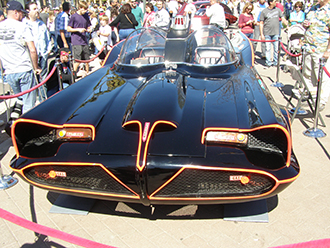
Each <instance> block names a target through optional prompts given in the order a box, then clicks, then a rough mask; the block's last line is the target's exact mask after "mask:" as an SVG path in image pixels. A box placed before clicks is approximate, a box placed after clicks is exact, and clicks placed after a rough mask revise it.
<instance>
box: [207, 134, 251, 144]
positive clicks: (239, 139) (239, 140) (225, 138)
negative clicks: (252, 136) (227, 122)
mask: <svg viewBox="0 0 330 248" xmlns="http://www.w3.org/2000/svg"><path fill="white" fill-rule="evenodd" d="M247 140H248V136H247V134H245V133H237V132H226V131H209V132H207V133H206V136H205V141H206V142H208V143H209V142H210V143H218V144H238V145H246V144H247Z"/></svg>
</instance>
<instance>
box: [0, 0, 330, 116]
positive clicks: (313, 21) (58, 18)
mask: <svg viewBox="0 0 330 248" xmlns="http://www.w3.org/2000/svg"><path fill="white" fill-rule="evenodd" d="M305 1H306V2H302V1H295V2H294V3H292V2H291V0H287V1H286V2H285V4H284V5H282V4H281V3H280V2H279V1H278V0H267V2H266V0H257V1H253V0H252V1H248V0H225V1H223V2H224V3H225V4H227V5H228V7H230V8H231V9H232V10H233V12H234V13H236V14H237V15H238V16H239V20H238V27H239V28H240V29H241V30H242V32H243V33H245V34H246V36H247V37H248V38H250V39H256V40H258V39H261V40H275V41H274V42H266V43H263V42H262V43H261V55H262V58H263V59H266V65H267V66H268V67H270V66H273V65H276V64H277V59H278V58H277V52H276V51H277V49H279V48H278V42H276V40H277V39H278V37H279V36H280V35H281V29H282V27H283V25H285V26H287V27H289V26H291V25H296V24H301V25H303V26H304V27H305V28H306V30H307V32H306V42H305V44H306V46H307V48H308V49H307V51H308V53H309V55H310V56H307V58H308V59H307V61H306V63H308V64H310V66H307V70H306V75H305V76H306V78H307V81H308V80H309V81H308V83H309V84H310V85H311V87H312V84H313V83H312V82H316V81H315V80H312V77H313V75H318V74H317V73H316V72H317V71H316V70H317V65H318V61H317V60H318V59H319V58H320V57H322V56H323V57H326V58H328V56H329V55H330V43H329V27H330V19H329V15H330V4H329V3H328V2H329V0H320V1H319V3H318V4H317V5H314V6H312V3H311V2H310V0H305ZM180 4H181V3H180V2H179V1H177V0H170V1H168V2H166V3H165V2H163V1H162V0H157V1H152V2H147V3H146V6H145V8H144V6H143V2H140V3H139V2H136V0H128V1H126V2H124V1H123V2H121V3H120V2H118V0H111V1H110V4H109V6H98V5H96V4H87V2H85V1H80V2H79V5H78V6H77V8H75V7H74V6H71V5H70V3H69V2H64V3H63V4H62V6H60V7H56V8H54V9H50V8H49V7H47V6H46V7H44V8H42V10H39V7H38V5H37V3H36V2H33V1H32V2H29V3H28V4H27V5H26V6H25V8H23V6H22V5H21V3H20V2H17V1H10V2H8V4H7V8H6V9H5V10H4V11H5V13H4V12H3V11H2V10H1V11H0V30H2V32H5V33H6V35H2V36H0V37H2V38H0V40H1V39H2V40H1V41H0V42H1V45H0V59H1V62H2V66H3V68H4V69H5V74H6V80H7V81H8V82H9V84H10V85H11V87H12V89H13V91H14V93H15V94H16V93H19V92H21V91H25V90H26V89H30V88H31V87H33V86H34V85H36V83H37V82H36V80H37V79H36V77H35V76H34V73H35V74H37V75H38V78H39V81H42V80H44V79H45V78H46V76H47V73H49V67H48V63H47V61H48V57H49V56H50V55H52V54H53V55H55V56H57V57H58V58H62V59H61V61H63V65H64V64H65V63H67V57H68V56H69V54H70V53H72V54H73V56H74V59H75V62H74V64H73V71H72V72H71V71H70V69H68V68H67V67H66V70H63V68H62V74H67V73H72V74H74V76H77V75H78V74H79V71H81V68H83V71H84V72H85V73H82V75H83V76H84V75H86V74H87V73H88V71H89V64H88V63H84V65H83V66H81V64H80V63H79V62H77V61H81V60H89V58H90V49H91V45H90V44H91V41H93V40H95V39H96V40H99V42H100V43H101V44H106V45H107V46H112V45H114V44H116V43H117V42H119V41H121V40H123V39H125V38H126V37H127V36H128V35H129V34H130V33H131V32H132V31H133V30H134V29H137V28H140V27H150V26H156V27H159V28H162V29H167V28H168V26H169V23H170V14H169V13H170V12H172V13H173V15H175V14H176V13H177V12H178V10H179V8H180ZM143 9H145V13H144V11H143ZM186 9H187V11H189V12H191V13H195V12H196V8H195V6H194V4H192V0H188V5H187V7H186ZM206 15H207V16H208V17H209V18H210V24H214V25H216V26H217V27H219V28H221V29H224V27H225V14H224V9H223V7H222V6H221V5H220V1H219V0H210V6H208V7H207V8H206ZM11 33H12V34H14V35H12V36H10V35H9V34H11ZM22 39H24V40H25V43H24V44H23V43H22V42H21V40H22ZM258 43H260V42H256V41H255V42H253V48H254V50H256V48H257V44H258ZM271 45H273V49H274V51H275V52H274V56H273V59H272V58H271ZM26 47H27V48H28V49H27V48H26ZM93 49H94V50H93V52H94V54H99V53H98V52H99V50H100V49H98V48H97V47H96V46H95V48H93ZM99 56H100V59H101V60H102V59H104V58H105V54H104V53H103V54H102V53H101V54H99ZM323 78H324V90H323V92H322V94H323V95H322V100H321V103H322V104H323V105H324V104H325V103H326V102H327V98H328V96H329V94H330V82H329V81H330V80H329V78H328V77H327V76H324V77H323ZM52 82H54V81H52ZM70 83H72V82H71V81H68V82H67V85H69V84H70ZM52 85H53V86H52ZM55 85H56V84H54V83H53V84H46V88H47V95H48V96H49V95H51V94H53V93H54V92H56V90H58V86H55ZM314 86H315V85H314ZM54 87H56V88H54ZM20 99H21V100H22V101H23V113H24V112H26V111H28V110H29V109H30V108H32V107H33V106H34V104H35V102H36V93H35V91H34V92H31V93H29V94H25V95H23V96H22V97H21V98H20Z"/></svg>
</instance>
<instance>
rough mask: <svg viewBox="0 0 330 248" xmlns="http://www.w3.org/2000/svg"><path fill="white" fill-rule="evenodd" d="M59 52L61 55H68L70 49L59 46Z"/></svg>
mask: <svg viewBox="0 0 330 248" xmlns="http://www.w3.org/2000/svg"><path fill="white" fill-rule="evenodd" d="M59 52H60V55H61V56H68V55H69V54H70V53H71V52H70V49H69V48H66V47H63V48H61V49H60V51H59Z"/></svg>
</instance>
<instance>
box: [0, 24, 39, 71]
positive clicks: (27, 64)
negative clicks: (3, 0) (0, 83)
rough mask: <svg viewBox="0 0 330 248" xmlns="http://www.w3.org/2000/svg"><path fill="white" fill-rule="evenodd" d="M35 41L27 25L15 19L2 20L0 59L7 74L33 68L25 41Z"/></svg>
mask: <svg viewBox="0 0 330 248" xmlns="http://www.w3.org/2000/svg"><path fill="white" fill-rule="evenodd" d="M28 41H33V36H32V33H31V30H30V29H29V28H28V26H27V25H25V24H24V23H22V22H20V21H16V20H14V19H6V20H4V21H2V22H0V59H1V61H2V66H3V68H4V69H5V73H6V74H12V73H20V72H26V71H30V70H32V68H33V67H32V64H31V61H30V58H29V51H28V49H27V47H26V46H25V42H28Z"/></svg>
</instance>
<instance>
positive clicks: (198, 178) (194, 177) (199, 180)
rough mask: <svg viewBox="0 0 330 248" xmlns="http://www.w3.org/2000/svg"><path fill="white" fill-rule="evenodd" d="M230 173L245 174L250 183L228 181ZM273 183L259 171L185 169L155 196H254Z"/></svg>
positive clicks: (270, 186) (273, 184)
mask: <svg viewBox="0 0 330 248" xmlns="http://www.w3.org/2000/svg"><path fill="white" fill-rule="evenodd" d="M233 176H234V178H239V177H240V176H247V177H249V178H250V182H249V183H248V184H245V185H243V184H242V183H241V182H240V180H235V179H233V180H230V178H231V177H233ZM236 176H238V177H236ZM275 184H276V182H275V180H274V179H272V178H271V177H268V176H266V175H264V174H259V173H248V172H237V171H221V170H198V169H185V170H184V171H183V172H182V173H181V174H179V175H178V176H177V177H175V178H174V179H173V180H172V181H171V182H170V183H169V184H167V185H166V186H165V187H164V188H162V189H161V190H160V191H158V192H157V193H156V194H155V195H154V197H182V198H185V197H232V196H233V197H235V196H237V197H239V196H254V195H260V194H263V193H266V192H269V191H270V190H272V189H273V187H274V186H275Z"/></svg>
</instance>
